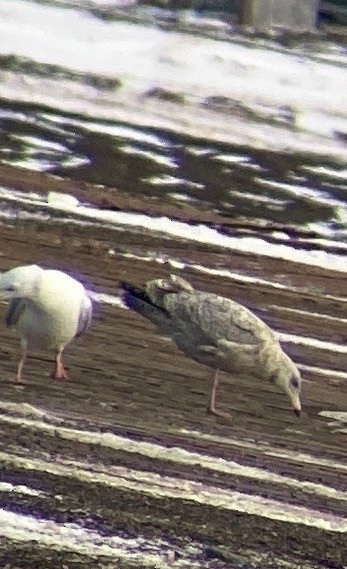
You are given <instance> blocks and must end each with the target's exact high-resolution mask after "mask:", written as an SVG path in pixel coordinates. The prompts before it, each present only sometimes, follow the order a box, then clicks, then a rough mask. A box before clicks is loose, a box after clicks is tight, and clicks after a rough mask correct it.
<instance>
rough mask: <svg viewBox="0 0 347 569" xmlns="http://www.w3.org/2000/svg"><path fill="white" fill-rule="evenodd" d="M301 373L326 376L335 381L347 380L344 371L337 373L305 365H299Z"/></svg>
mask: <svg viewBox="0 0 347 569" xmlns="http://www.w3.org/2000/svg"><path fill="white" fill-rule="evenodd" d="M297 366H298V368H299V369H301V371H303V372H305V371H308V372H311V373H314V374H316V375H324V376H325V377H331V378H335V379H347V373H346V372H344V371H336V370H335V369H325V368H321V367H314V366H307V365H304V364H297Z"/></svg>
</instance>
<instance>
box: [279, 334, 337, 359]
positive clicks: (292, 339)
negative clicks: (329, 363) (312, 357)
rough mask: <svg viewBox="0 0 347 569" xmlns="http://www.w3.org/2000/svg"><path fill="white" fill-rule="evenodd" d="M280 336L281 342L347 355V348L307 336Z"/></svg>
mask: <svg viewBox="0 0 347 569" xmlns="http://www.w3.org/2000/svg"><path fill="white" fill-rule="evenodd" d="M278 336H279V339H280V341H281V342H289V343H291V344H301V345H303V346H309V347H310V348H317V349H318V350H327V351H329V352H335V353H338V354H347V346H342V345H341V344H335V343H334V342H325V341H323V340H316V339H315V338H306V337H305V336H296V335H294V334H285V333H283V332H278Z"/></svg>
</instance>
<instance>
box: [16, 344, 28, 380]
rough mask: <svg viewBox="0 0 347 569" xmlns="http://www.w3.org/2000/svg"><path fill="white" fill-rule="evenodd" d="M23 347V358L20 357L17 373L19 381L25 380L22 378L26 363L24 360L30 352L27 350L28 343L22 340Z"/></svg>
mask: <svg viewBox="0 0 347 569" xmlns="http://www.w3.org/2000/svg"><path fill="white" fill-rule="evenodd" d="M21 347H22V350H21V356H22V357H21V359H20V360H19V362H18V366H17V375H16V381H17V382H18V383H21V382H23V380H22V370H23V365H24V362H25V360H26V357H27V354H28V352H27V345H26V343H25V342H22V346H21Z"/></svg>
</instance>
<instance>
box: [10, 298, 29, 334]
mask: <svg viewBox="0 0 347 569" xmlns="http://www.w3.org/2000/svg"><path fill="white" fill-rule="evenodd" d="M26 306H27V303H26V301H25V299H24V298H12V300H11V302H10V304H9V306H8V310H7V314H6V316H5V324H6V326H8V328H11V327H12V326H16V324H17V323H18V320H19V318H20V316H21V314H23V312H24V311H25V309H26Z"/></svg>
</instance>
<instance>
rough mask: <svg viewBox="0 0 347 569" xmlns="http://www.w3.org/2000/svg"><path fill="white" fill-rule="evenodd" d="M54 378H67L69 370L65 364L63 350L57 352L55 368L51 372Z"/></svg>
mask: <svg viewBox="0 0 347 569" xmlns="http://www.w3.org/2000/svg"><path fill="white" fill-rule="evenodd" d="M51 377H52V378H53V379H67V372H66V370H65V368H64V366H63V350H60V351H59V352H57V354H56V357H55V368H54V371H53V372H52V374H51Z"/></svg>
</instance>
